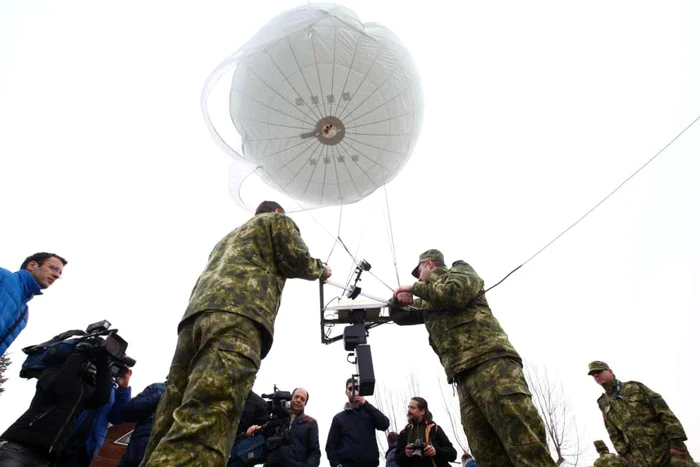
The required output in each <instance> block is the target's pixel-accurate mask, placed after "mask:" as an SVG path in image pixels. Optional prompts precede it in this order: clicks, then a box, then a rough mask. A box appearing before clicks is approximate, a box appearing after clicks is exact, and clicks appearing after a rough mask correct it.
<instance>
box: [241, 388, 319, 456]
mask: <svg viewBox="0 0 700 467" xmlns="http://www.w3.org/2000/svg"><path fill="white" fill-rule="evenodd" d="M308 401H309V392H308V391H307V390H306V389H302V388H297V389H295V390H294V392H293V393H292V400H291V410H290V414H289V415H290V418H289V425H288V431H287V432H286V433H285V435H284V437H283V439H284V440H283V443H282V445H281V446H279V447H277V448H275V449H274V450H272V451H271V452H270V453H269V455H268V457H267V461H266V462H265V467H318V465H319V464H320V462H321V449H320V447H319V442H318V423H317V422H316V420H315V419H313V418H312V417H309V416H308V415H306V414H305V413H304V407H306V404H307V402H308ZM262 429H263V427H262V426H260V425H253V426H251V427H250V428H248V430H247V431H246V435H247V436H249V437H250V436H254V435H255V433H256V432H258V431H259V430H262Z"/></svg>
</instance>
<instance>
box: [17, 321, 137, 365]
mask: <svg viewBox="0 0 700 467" xmlns="http://www.w3.org/2000/svg"><path fill="white" fill-rule="evenodd" d="M110 327H111V324H110V322H109V321H107V320H103V321H98V322H97V323H92V324H91V325H89V326H88V327H87V328H86V330H85V331H83V330H80V329H74V330H70V331H65V332H62V333H61V334H58V335H57V336H54V337H53V338H51V339H50V340H48V341H46V342H43V343H41V344H36V345H31V346H29V347H25V348H23V349H22V352H24V353H25V354H27V358H26V359H25V361H24V363H23V364H22V369H21V370H20V372H19V376H20V377H21V378H27V379H30V378H38V377H39V375H41V372H42V371H44V370H45V369H46V368H48V367H52V366H56V365H62V364H63V363H64V362H65V361H66V359H67V358H68V356H69V355H70V354H71V353H73V352H74V351H75V349H76V348H77V347H78V346H80V347H81V348H85V347H87V348H94V349H102V350H103V351H104V352H106V353H107V356H108V359H109V364H110V371H111V373H112V376H113V377H115V378H116V377H119V376H122V375H123V374H124V373H125V372H126V371H127V370H128V368H129V367H132V366H134V365H136V360H134V359H133V358H130V357H128V356H127V355H126V348H127V347H128V345H129V344H128V343H127V342H126V341H125V340H124V339H123V338H122V337H121V336H120V335H119V334H118V333H117V331H118V329H110Z"/></svg>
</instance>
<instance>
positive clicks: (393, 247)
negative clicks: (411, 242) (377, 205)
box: [384, 184, 401, 287]
mask: <svg viewBox="0 0 700 467" xmlns="http://www.w3.org/2000/svg"><path fill="white" fill-rule="evenodd" d="M384 202H385V205H386V217H387V220H388V221H389V248H390V250H391V259H392V260H393V262H394V271H395V272H396V286H397V287H398V286H400V285H401V279H399V265H398V263H397V261H396V245H395V244H394V229H393V227H392V225H391V211H390V210H389V194H388V193H387V191H386V184H384Z"/></svg>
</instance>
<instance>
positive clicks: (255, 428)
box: [245, 425, 262, 438]
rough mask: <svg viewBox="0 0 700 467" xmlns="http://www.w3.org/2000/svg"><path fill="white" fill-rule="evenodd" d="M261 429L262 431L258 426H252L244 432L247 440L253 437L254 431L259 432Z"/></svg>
mask: <svg viewBox="0 0 700 467" xmlns="http://www.w3.org/2000/svg"><path fill="white" fill-rule="evenodd" d="M261 429H262V427H261V426H260V425H253V426H251V427H250V428H248V429H247V430H246V431H245V435H246V436H247V437H248V438H250V437H251V436H253V435H254V434H255V432H256V431H258V430H261Z"/></svg>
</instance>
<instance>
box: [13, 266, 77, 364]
mask: <svg viewBox="0 0 700 467" xmlns="http://www.w3.org/2000/svg"><path fill="white" fill-rule="evenodd" d="M66 264H68V262H67V261H66V260H65V259H63V258H61V257H60V256H58V255H55V254H53V253H35V254H33V255H32V256H30V257H28V258H27V259H25V260H24V262H23V263H22V265H21V266H20V269H19V271H17V272H15V273H12V272H10V271H8V270H7V269H3V268H0V356H2V355H3V354H4V353H5V351H6V350H7V348H8V347H9V346H10V344H12V342H14V340H15V339H16V338H17V336H18V335H19V333H20V332H22V330H23V329H24V327H25V326H26V325H27V321H29V307H27V302H28V301H29V300H31V299H32V298H33V297H34V295H41V291H42V290H43V289H46V288H48V287H49V286H50V285H51V284H53V283H54V282H55V281H57V280H58V279H59V278H60V277H61V274H62V273H63V267H64V266H65V265H66Z"/></svg>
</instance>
